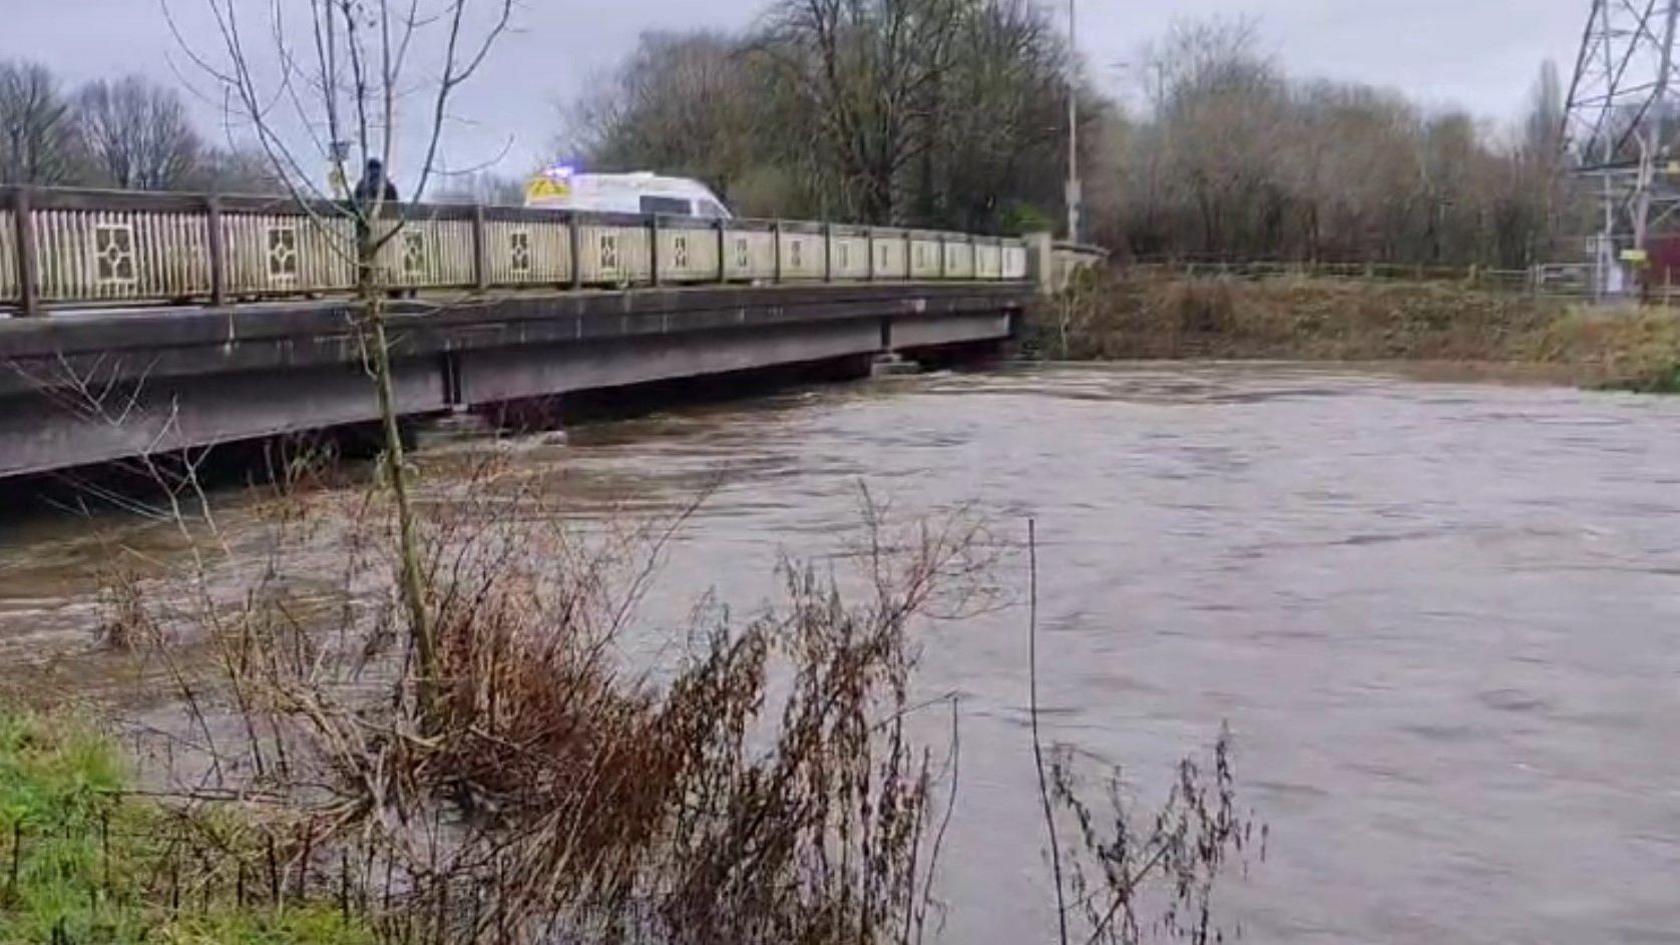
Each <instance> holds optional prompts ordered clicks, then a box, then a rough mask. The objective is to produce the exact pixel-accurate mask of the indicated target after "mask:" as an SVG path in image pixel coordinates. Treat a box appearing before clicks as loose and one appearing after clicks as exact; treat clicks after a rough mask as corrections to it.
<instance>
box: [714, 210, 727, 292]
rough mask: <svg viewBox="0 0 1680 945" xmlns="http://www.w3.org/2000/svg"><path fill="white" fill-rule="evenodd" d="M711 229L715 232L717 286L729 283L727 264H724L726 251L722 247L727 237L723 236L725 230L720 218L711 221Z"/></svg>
mask: <svg viewBox="0 0 1680 945" xmlns="http://www.w3.org/2000/svg"><path fill="white" fill-rule="evenodd" d="M712 227H713V228H714V229H716V230H717V253H718V264H717V281H718V284H719V285H722V284H724V283H727V282H728V281H729V264H728V262H726V260H727V259H728V258H729V257H728V256H727V255H725V254H726V252H727V250H726V248H725V246H724V244H725V243H726V242H728V240H727V237H726V236H725V232H726V230H727V228H726V227H725V226H724V225H723V218H721V217H719V218H718V219H717V220H715V221H713V223H712Z"/></svg>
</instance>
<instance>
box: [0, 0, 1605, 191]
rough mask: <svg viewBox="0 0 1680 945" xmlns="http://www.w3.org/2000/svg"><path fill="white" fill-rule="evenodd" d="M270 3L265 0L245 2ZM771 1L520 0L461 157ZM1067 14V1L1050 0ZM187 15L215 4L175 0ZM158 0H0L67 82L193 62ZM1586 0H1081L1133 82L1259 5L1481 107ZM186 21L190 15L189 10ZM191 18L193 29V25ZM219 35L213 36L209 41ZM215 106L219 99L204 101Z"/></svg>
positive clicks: (1365, 75) (1515, 88)
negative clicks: (1205, 21) (1207, 20)
mask: <svg viewBox="0 0 1680 945" xmlns="http://www.w3.org/2000/svg"><path fill="white" fill-rule="evenodd" d="M242 2H249V3H251V4H252V6H253V9H258V10H260V9H261V8H262V7H263V6H264V5H265V3H266V0H242ZM763 2H764V0H520V4H521V6H520V9H519V13H518V22H517V27H518V32H517V33H515V34H514V35H511V36H509V37H507V38H506V39H505V40H504V42H503V43H502V44H501V45H500V46H499V47H498V49H497V51H496V53H495V56H494V59H493V60H492V61H491V62H490V63H489V64H488V66H487V68H486V69H485V70H484V71H483V72H482V73H481V74H480V75H478V76H477V77H476V78H475V79H474V80H473V83H472V85H471V86H469V87H467V88H466V89H464V90H463V91H462V93H461V95H460V98H459V100H458V103H457V107H456V109H455V111H456V112H457V113H458V114H460V115H461V116H464V117H470V118H471V119H472V124H471V125H470V126H464V127H459V128H457V129H456V130H455V132H454V133H453V134H452V136H451V140H450V142H449V155H448V156H449V157H450V158H451V159H452V162H454V163H456V164H460V163H465V162H469V161H476V160H481V159H483V158H484V157H485V156H486V155H490V154H495V153H498V152H499V151H500V150H501V148H502V145H503V143H504V142H508V141H509V140H510V139H511V142H512V144H511V149H510V150H509V157H508V159H507V161H506V162H505V163H506V164H507V167H506V169H507V170H508V171H510V172H521V171H523V170H525V169H527V168H528V167H530V166H531V165H532V164H533V163H534V162H536V161H539V160H541V159H542V158H543V157H544V156H545V155H544V152H545V150H546V148H547V147H548V144H549V142H550V140H551V139H552V137H553V134H554V132H555V130H556V128H557V125H558V119H557V117H556V114H555V103H556V102H557V101H560V100H564V99H569V98H571V97H573V96H575V95H576V94H577V93H578V92H579V91H580V90H581V89H583V88H584V86H585V84H586V82H587V80H588V79H589V77H590V76H591V75H595V74H599V73H601V72H602V71H604V70H607V69H609V68H611V67H612V65H613V64H614V63H615V62H616V61H617V60H618V59H619V57H621V56H622V55H623V54H624V53H625V52H627V51H628V50H630V49H631V48H632V47H633V46H634V45H635V42H636V37H637V35H638V34H639V33H641V32H642V31H644V30H650V29H684V28H692V27H716V28H720V29H734V28H739V27H743V26H747V25H750V24H751V23H752V22H753V19H754V17H755V15H756V14H757V12H758V10H759V9H761V8H762V5H763ZM1054 2H1055V3H1056V4H1057V5H1058V6H1057V9H1058V11H1060V10H1061V9H1063V8H1064V7H1065V0H1054ZM169 3H170V5H171V8H172V9H176V10H179V11H183V12H184V13H190V12H191V11H193V10H194V9H195V8H197V9H202V7H203V4H204V0H169ZM158 4H159V0H0V8H3V14H4V23H3V25H0V57H3V58H11V57H23V58H33V59H37V60H40V61H43V62H45V63H47V64H48V65H50V66H51V67H53V68H54V69H55V70H57V71H58V72H59V73H60V74H61V75H63V76H64V77H65V78H67V79H69V80H71V81H80V80H83V79H87V78H93V77H97V76H102V75H112V74H117V73H123V72H139V73H144V74H146V75H149V76H153V77H155V78H158V79H160V80H163V81H171V82H173V81H176V79H177V75H179V74H183V73H190V71H191V67H190V66H189V65H186V64H185V62H184V60H183V58H182V56H181V55H180V52H179V49H178V46H177V44H176V42H175V41H174V39H173V38H172V37H171V35H170V33H169V29H168V26H167V25H166V23H165V21H164V19H163V17H162V16H161V15H160V14H159V5H158ZM1589 6H1590V4H1589V2H1588V0H1079V30H1080V36H1079V45H1080V49H1081V52H1082V53H1083V54H1084V55H1085V57H1086V59H1087V61H1088V62H1089V64H1090V67H1091V71H1092V73H1093V75H1094V76H1095V78H1096V79H1097V81H1098V82H1099V83H1101V84H1103V85H1105V86H1109V87H1111V88H1115V87H1118V86H1119V85H1120V84H1121V83H1123V82H1126V81H1128V80H1127V79H1126V78H1125V76H1124V73H1123V72H1122V71H1121V70H1120V69H1118V68H1116V65H1115V64H1116V63H1120V62H1124V61H1125V60H1127V59H1128V58H1130V57H1132V56H1133V54H1134V53H1135V52H1136V51H1137V49H1138V47H1139V46H1140V45H1141V44H1142V43H1143V42H1145V41H1147V40H1148V39H1150V38H1152V37H1155V36H1159V35H1160V34H1161V33H1162V32H1163V31H1164V30H1165V29H1166V28H1167V27H1168V26H1169V24H1171V23H1172V21H1173V20H1174V19H1175V18H1178V17H1190V18H1195V17H1206V16H1213V15H1221V14H1222V15H1251V16H1254V17H1256V18H1258V20H1259V23H1260V29H1261V33H1262V36H1263V41H1264V45H1265V47H1266V49H1267V50H1268V51H1270V52H1272V53H1274V54H1275V55H1276V56H1277V57H1278V59H1279V61H1281V62H1282V63H1283V65H1284V66H1285V68H1286V69H1288V71H1289V72H1290V73H1291V74H1292V75H1296V76H1327V77H1333V78H1339V79H1354V80H1360V81H1365V82H1370V83H1374V84H1377V85H1382V86H1390V87H1394V88H1398V89H1401V90H1403V91H1405V92H1406V93H1408V94H1409V95H1411V96H1413V97H1414V98H1417V99H1420V100H1422V101H1424V102H1427V103H1432V104H1440V105H1449V104H1456V105H1462V106H1464V107H1467V108H1469V109H1470V110H1471V111H1473V112H1474V113H1476V114H1477V115H1478V116H1480V117H1485V118H1493V119H1508V118H1510V117H1513V116H1514V115H1516V114H1517V112H1518V110H1519V109H1520V107H1521V105H1522V102H1523V100H1524V97H1525V96H1526V94H1527V91H1528V88H1529V86H1530V85H1531V84H1532V82H1533V80H1534V76H1535V74H1536V72H1537V70H1538V68H1539V65H1540V63H1541V61H1542V60H1544V59H1547V58H1552V59H1556V60H1557V61H1558V62H1559V64H1560V66H1562V68H1563V69H1564V71H1565V73H1566V79H1567V72H1568V69H1569V68H1570V67H1571V65H1572V64H1573V60H1574V56H1575V53H1576V46H1577V44H1578V43H1579V41H1580V33H1581V28H1582V25H1583V23H1584V22H1585V18H1586V14H1587V10H1588V8H1589ZM186 18H187V17H185V16H183V19H186ZM189 28H190V27H189ZM205 39H207V40H208V39H210V37H205ZM204 110H205V111H206V112H207V113H208V112H209V109H208V108H207V107H206V108H205V109H204Z"/></svg>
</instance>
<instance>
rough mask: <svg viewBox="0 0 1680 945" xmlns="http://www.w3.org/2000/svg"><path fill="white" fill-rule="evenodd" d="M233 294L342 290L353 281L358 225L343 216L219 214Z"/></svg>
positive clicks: (230, 288) (350, 285) (351, 286)
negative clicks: (220, 215)
mask: <svg viewBox="0 0 1680 945" xmlns="http://www.w3.org/2000/svg"><path fill="white" fill-rule="evenodd" d="M221 225H222V245H223V247H224V252H225V253H226V257H227V262H226V264H225V267H224V271H225V273H226V275H225V277H224V278H225V279H226V292H227V294H228V295H230V296H233V297H254V296H270V295H290V294H293V293H300V292H346V291H349V290H350V289H353V288H355V286H356V259H355V252H356V226H355V224H354V223H353V222H351V221H350V220H349V219H346V218H343V217H321V218H311V217H308V216H304V215H302V214H289V215H270V214H254V213H240V214H226V215H223V216H222V217H221Z"/></svg>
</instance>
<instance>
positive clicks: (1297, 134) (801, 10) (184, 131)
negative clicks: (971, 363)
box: [0, 0, 1593, 268]
mask: <svg viewBox="0 0 1680 945" xmlns="http://www.w3.org/2000/svg"><path fill="white" fill-rule="evenodd" d="M1057 27H1058V24H1057V23H1055V22H1054V21H1053V19H1052V16H1051V13H1050V12H1049V11H1048V10H1047V8H1046V7H1044V6H1042V5H1041V4H1039V3H1036V2H1033V0H769V6H768V7H767V8H766V10H765V11H764V13H763V15H762V17H761V19H760V21H759V25H758V26H757V27H755V28H754V29H752V30H750V31H746V32H743V33H739V34H727V33H718V32H707V31H701V32H688V33H649V34H646V35H644V36H643V37H642V39H641V43H640V45H639V47H638V48H637V49H636V50H635V51H634V52H633V53H631V54H630V55H629V56H628V57H627V58H626V60H625V61H624V62H623V63H622V64H621V65H620V66H619V68H618V69H617V70H616V71H615V72H613V73H612V74H611V75H610V76H608V77H607V78H606V79H605V80H604V81H603V82H602V83H600V84H599V86H598V87H596V88H594V89H593V90H591V91H590V92H589V93H588V94H586V95H584V96H582V97H580V98H579V99H578V100H577V101H576V102H575V103H574V104H572V105H571V106H570V107H569V108H568V109H567V114H566V116H565V118H566V129H565V132H564V134H563V135H562V140H561V141H560V142H559V150H561V151H562V152H563V153H566V154H568V155H569V156H571V157H574V158H575V159H577V160H578V161H579V162H580V163H581V164H583V165H584V166H585V167H587V168H589V169H593V170H656V171H660V172H663V173H669V174H682V175H688V176H693V177H697V178H700V179H702V180H705V181H706V182H708V183H709V184H711V185H712V186H713V187H714V188H715V189H716V190H718V191H719V193H720V194H722V195H723V196H724V198H725V199H726V200H727V201H728V202H729V203H730V204H731V205H732V206H733V207H734V208H735V209H736V210H737V211H738V212H740V213H742V214H746V215H751V216H782V217H803V218H810V219H832V220H836V221H858V222H867V223H879V224H901V225H914V226H937V227H947V228H952V229H963V230H971V231H979V232H1003V233H1017V232H1023V231H1027V230H1034V229H1057V230H1060V229H1061V224H1060V221H1061V220H1062V219H1063V218H1064V210H1063V208H1064V202H1063V180H1064V177H1065V173H1066V162H1067V127H1066V125H1067V117H1066V111H1067V82H1066V80H1065V75H1066V72H1067V64H1068V57H1069V52H1068V48H1067V45H1066V41H1065V38H1064V36H1063V34H1062V33H1061V32H1060V31H1059V30H1058V28H1057ZM1125 68H1126V71H1128V72H1129V73H1130V75H1131V77H1132V81H1133V83H1134V84H1135V86H1136V88H1137V89H1138V90H1140V91H1141V93H1142V94H1141V95H1139V96H1136V101H1134V102H1132V103H1129V104H1122V103H1120V102H1116V101H1113V100H1110V99H1106V98H1104V97H1103V96H1101V95H1099V94H1097V93H1096V92H1095V90H1094V89H1092V88H1090V87H1085V88H1082V89H1081V93H1080V101H1081V107H1080V111H1079V122H1080V132H1081V134H1080V152H1081V153H1080V160H1081V167H1082V170H1083V173H1082V177H1083V178H1084V182H1085V202H1086V216H1085V234H1084V235H1085V236H1086V237H1088V238H1090V239H1092V240H1094V241H1097V242H1101V243H1103V244H1105V245H1108V246H1110V247H1112V248H1114V249H1116V250H1117V251H1119V252H1120V253H1122V254H1125V255H1132V256H1149V257H1152V256H1176V257H1187V256H1205V257H1217V258H1246V259H1253V258H1294V259H1317V260H1331V261H1336V260H1343V261H1361V262H1398V263H1409V264H1429V265H1480V266H1496V267H1502V268H1520V267H1524V266H1527V265H1530V264H1532V263H1534V262H1538V261H1542V260H1546V259H1556V258H1560V257H1564V256H1569V255H1575V254H1578V253H1579V252H1580V248H1581V241H1580V240H1579V239H1578V237H1580V236H1582V235H1584V234H1586V233H1587V232H1589V231H1591V229H1592V228H1593V222H1592V221H1591V220H1589V219H1587V218H1586V217H1584V216H1583V214H1582V211H1581V207H1580V204H1579V202H1578V201H1576V200H1572V199H1571V198H1570V197H1569V195H1568V192H1567V191H1566V190H1565V189H1564V188H1563V187H1561V186H1560V184H1559V175H1558V174H1557V173H1556V171H1557V162H1558V157H1557V156H1558V152H1559V147H1558V134H1559V132H1560V128H1561V125H1562V108H1563V103H1562V93H1561V90H1560V87H1559V81H1558V76H1557V72H1556V70H1555V69H1554V68H1552V67H1550V66H1547V67H1546V68H1544V69H1542V70H1541V74H1540V78H1539V80H1538V81H1537V82H1536V84H1535V86H1534V92H1533V100H1532V104H1531V106H1530V112H1529V114H1528V115H1527V116H1526V117H1525V119H1524V120H1522V121H1521V122H1518V123H1513V124H1512V125H1509V126H1503V127H1501V126H1495V125H1492V124H1488V123H1478V122H1477V121H1475V120H1473V119H1472V118H1471V117H1470V116H1469V115H1467V114H1465V113H1463V112H1458V111H1444V110H1440V109H1433V108H1426V107H1424V106H1421V105H1418V104H1415V103H1413V102H1411V101H1408V100H1407V99H1406V98H1404V97H1403V96H1402V95H1400V94H1399V93H1396V92H1388V91H1382V90H1378V89H1374V88H1371V87H1368V86H1362V85H1356V84H1346V83H1331V82H1323V81H1303V80H1299V79H1294V78H1292V77H1290V76H1288V75H1286V74H1285V73H1284V72H1283V70H1282V69H1281V68H1280V67H1279V66H1278V64H1277V63H1276V62H1274V61H1273V60H1272V59H1271V58H1270V57H1268V56H1265V55H1263V54H1261V53H1260V52H1259V51H1258V44H1257V41H1256V32H1255V29H1254V27H1253V24H1252V23H1250V22H1247V21H1231V20H1215V21H1206V22H1199V23H1198V22H1186V23H1183V24H1180V25H1179V26H1177V27H1175V28H1174V29H1172V30H1171V31H1170V32H1169V33H1168V35H1167V36H1166V37H1164V38H1163V39H1162V40H1161V41H1160V42H1158V43H1156V44H1153V45H1151V46H1149V47H1146V48H1145V49H1144V50H1142V51H1141V54H1140V55H1139V56H1138V57H1136V58H1135V60H1134V61H1133V62H1131V63H1129V64H1127V66H1126V67H1125ZM1105 71H1106V65H1105ZM521 170H523V169H521ZM520 176H521V175H503V174H498V173H494V172H480V173H476V174H468V175H456V176H454V177H452V178H451V181H450V183H448V184H445V185H444V186H443V187H442V188H441V191H440V192H439V193H438V194H437V195H435V196H434V197H433V198H432V199H439V200H478V201H483V202H517V201H518V200H519V199H520ZM0 183H33V184H40V185H83V186H103V187H122V188H138V189H149V190H220V191H223V192H238V191H246V192H261V191H273V190H275V189H277V184H276V182H275V181H274V179H273V176H272V174H271V173H270V171H269V163H268V161H267V159H266V158H265V157H264V156H263V155H262V154H261V153H253V152H251V151H245V150H240V149H237V148H227V147H215V146H212V145H211V144H210V143H209V142H208V141H207V140H206V139H205V138H204V137H203V136H202V135H201V134H200V133H199V132H198V131H197V130H196V129H195V128H194V127H193V125H192V123H191V121H190V120H189V118H188V115H187V110H186V108H185V107H184V105H183V103H182V100H181V97H180V95H179V93H178V92H176V91H175V90H174V89H173V88H170V87H167V86H160V85H157V84H155V83H151V82H149V81H147V80H145V79H141V78H134V77H130V78H122V79H116V80H100V81H95V82H90V83H87V84H85V85H82V86H81V87H78V88H68V87H67V86H66V85H65V84H64V83H62V82H60V81H59V80H57V79H56V78H55V77H54V76H53V75H52V73H51V72H50V71H49V70H48V69H46V68H45V67H43V66H40V65H35V64H30V63H23V62H10V63H8V62H3V61H0Z"/></svg>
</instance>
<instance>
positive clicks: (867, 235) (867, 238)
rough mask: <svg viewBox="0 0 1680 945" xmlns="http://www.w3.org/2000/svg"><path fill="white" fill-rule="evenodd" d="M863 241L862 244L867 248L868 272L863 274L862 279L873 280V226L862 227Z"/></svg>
mask: <svg viewBox="0 0 1680 945" xmlns="http://www.w3.org/2000/svg"><path fill="white" fill-rule="evenodd" d="M863 242H864V245H865V246H867V247H868V248H869V270H868V274H867V275H866V276H864V281H865V282H874V281H875V228H874V227H872V226H866V227H864V228H863Z"/></svg>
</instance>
